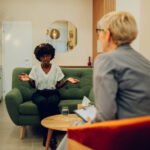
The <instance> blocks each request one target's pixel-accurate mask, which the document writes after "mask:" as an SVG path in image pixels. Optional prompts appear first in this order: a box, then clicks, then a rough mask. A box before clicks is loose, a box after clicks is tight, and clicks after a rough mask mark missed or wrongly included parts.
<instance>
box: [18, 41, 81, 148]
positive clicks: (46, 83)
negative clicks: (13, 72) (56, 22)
mask: <svg viewBox="0 0 150 150" xmlns="http://www.w3.org/2000/svg"><path fill="white" fill-rule="evenodd" d="M34 54H35V57H36V58H37V60H39V61H40V62H41V63H40V65H37V66H33V67H32V69H31V72H30V74H29V75H27V74H24V73H23V74H21V75H19V79H20V80H22V81H28V82H29V83H30V84H31V86H32V87H34V88H36V89H37V90H36V92H35V93H34V94H33V95H32V100H33V102H34V103H35V104H36V105H37V107H38V110H39V115H40V119H41V120H42V119H43V118H45V117H47V116H51V115H55V114H57V113H58V104H59V100H60V94H59V92H58V90H57V89H58V88H61V87H62V86H63V85H64V84H65V83H67V82H71V83H78V82H79V80H77V79H74V78H71V77H70V78H67V79H66V80H63V78H64V74H63V72H62V71H61V69H60V67H59V66H58V65H56V64H54V63H51V60H52V59H53V58H54V56H55V49H54V48H53V46H51V45H50V44H48V43H43V44H40V45H38V46H37V47H36V48H35V50H34ZM53 135H54V134H53ZM46 138H47V129H46V128H44V127H43V145H44V146H45V142H46ZM56 144H57V142H56V138H55V136H53V138H52V140H51V147H52V148H54V147H55V146H56Z"/></svg>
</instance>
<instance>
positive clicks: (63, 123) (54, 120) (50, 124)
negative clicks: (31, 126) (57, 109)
mask: <svg viewBox="0 0 150 150" xmlns="http://www.w3.org/2000/svg"><path fill="white" fill-rule="evenodd" d="M75 121H82V120H81V119H80V118H79V117H78V116H77V115H76V114H69V115H67V116H64V115H62V114H59V115H54V116H49V117H46V118H44V119H43V120H42V121H41V124H42V126H44V127H45V128H48V134H47V139H46V150H48V149H49V144H50V140H51V137H52V133H53V130H58V131H67V129H68V127H70V126H72V125H73V123H74V122H75Z"/></svg>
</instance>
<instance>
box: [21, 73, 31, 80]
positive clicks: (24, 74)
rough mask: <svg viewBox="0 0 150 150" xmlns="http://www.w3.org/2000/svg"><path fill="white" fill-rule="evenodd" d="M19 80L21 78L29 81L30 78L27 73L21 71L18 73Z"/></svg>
mask: <svg viewBox="0 0 150 150" xmlns="http://www.w3.org/2000/svg"><path fill="white" fill-rule="evenodd" d="M19 80H21V81H29V80H30V78H29V76H28V74H26V73H22V74H20V75H19Z"/></svg>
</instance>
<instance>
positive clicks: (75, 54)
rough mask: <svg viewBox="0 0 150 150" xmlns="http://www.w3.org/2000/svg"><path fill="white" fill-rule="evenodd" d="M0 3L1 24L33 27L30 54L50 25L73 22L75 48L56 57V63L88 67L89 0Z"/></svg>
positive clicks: (90, 20) (41, 40)
mask: <svg viewBox="0 0 150 150" xmlns="http://www.w3.org/2000/svg"><path fill="white" fill-rule="evenodd" d="M0 3H1V4H0V14H1V15H0V21H2V20H3V21H30V22H31V23H32V28H33V29H32V31H33V39H32V41H33V50H34V48H35V46H36V45H38V44H40V43H41V42H45V40H46V29H47V28H48V27H49V26H50V24H51V23H52V22H53V21H55V20H63V19H64V20H68V21H70V22H72V23H73V24H74V25H75V26H76V27H77V32H78V39H77V40H78V44H77V46H76V47H75V49H74V50H73V51H70V52H67V53H57V54H56V62H57V63H58V64H59V65H70V66H71V65H87V61H88V56H91V55H92V0H13V1H11V0H1V2H0ZM32 53H33V52H32ZM3 65H5V64H3Z"/></svg>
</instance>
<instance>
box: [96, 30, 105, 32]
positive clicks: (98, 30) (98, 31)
mask: <svg viewBox="0 0 150 150" xmlns="http://www.w3.org/2000/svg"><path fill="white" fill-rule="evenodd" d="M100 31H105V30H104V29H96V33H98V32H100Z"/></svg>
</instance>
